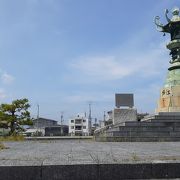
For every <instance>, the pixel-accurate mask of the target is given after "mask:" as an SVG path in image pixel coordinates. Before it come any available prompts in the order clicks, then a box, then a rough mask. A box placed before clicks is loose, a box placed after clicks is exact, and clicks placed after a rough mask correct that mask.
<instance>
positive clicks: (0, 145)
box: [0, 142, 9, 150]
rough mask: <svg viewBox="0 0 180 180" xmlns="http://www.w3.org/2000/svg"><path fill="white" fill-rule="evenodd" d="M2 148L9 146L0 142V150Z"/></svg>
mask: <svg viewBox="0 0 180 180" xmlns="http://www.w3.org/2000/svg"><path fill="white" fill-rule="evenodd" d="M3 149H9V148H8V147H6V146H5V145H4V144H3V143H1V142H0V150H3Z"/></svg>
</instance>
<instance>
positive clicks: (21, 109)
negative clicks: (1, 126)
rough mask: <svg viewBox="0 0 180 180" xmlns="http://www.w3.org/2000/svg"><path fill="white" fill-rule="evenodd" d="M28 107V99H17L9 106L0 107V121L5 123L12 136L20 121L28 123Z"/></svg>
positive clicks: (2, 105)
mask: <svg viewBox="0 0 180 180" xmlns="http://www.w3.org/2000/svg"><path fill="white" fill-rule="evenodd" d="M29 107H30V104H29V101H28V99H26V98H24V99H17V100H14V101H12V103H11V104H1V105H0V121H1V122H2V121H5V122H7V123H8V126H9V127H10V134H13V133H14V132H15V130H16V128H17V127H18V125H19V124H20V122H21V121H30V112H29V111H28V108H29Z"/></svg>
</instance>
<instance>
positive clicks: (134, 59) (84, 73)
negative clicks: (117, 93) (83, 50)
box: [70, 43, 168, 82]
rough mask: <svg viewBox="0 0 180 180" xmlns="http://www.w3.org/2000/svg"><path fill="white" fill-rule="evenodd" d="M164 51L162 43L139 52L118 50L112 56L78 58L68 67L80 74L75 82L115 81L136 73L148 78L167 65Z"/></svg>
mask: <svg viewBox="0 0 180 180" xmlns="http://www.w3.org/2000/svg"><path fill="white" fill-rule="evenodd" d="M156 46H157V45H156ZM148 48H149V47H147V49H148ZM165 51H166V50H165V48H164V47H162V43H161V44H159V46H158V47H157V48H156V49H153V48H151V49H149V50H144V51H141V52H139V51H137V52H136V51H134V52H131V51H128V50H126V52H125V51H123V48H122V49H121V48H120V49H119V51H118V52H116V53H113V55H103V56H83V57H79V58H77V59H76V60H74V61H73V62H71V64H70V67H71V68H72V72H73V71H74V72H75V74H76V73H77V74H79V73H81V76H80V78H78V80H77V81H80V80H84V79H86V80H87V81H88V82H89V81H94V82H97V81H108V80H117V79H122V78H124V77H128V76H133V75H135V74H137V73H138V75H139V76H141V77H148V76H152V75H158V74H159V73H160V72H162V71H160V68H161V69H162V68H166V65H168V60H167V61H166V60H165V59H167V55H166V52H165ZM73 76H74V74H73Z"/></svg>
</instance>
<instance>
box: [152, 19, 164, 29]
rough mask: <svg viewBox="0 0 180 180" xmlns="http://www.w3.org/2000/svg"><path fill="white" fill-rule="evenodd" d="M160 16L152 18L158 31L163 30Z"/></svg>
mask: <svg viewBox="0 0 180 180" xmlns="http://www.w3.org/2000/svg"><path fill="white" fill-rule="evenodd" d="M159 19H160V17H159V16H156V17H155V18H154V23H155V24H156V29H157V30H158V31H163V24H162V23H161V22H160V20H159Z"/></svg>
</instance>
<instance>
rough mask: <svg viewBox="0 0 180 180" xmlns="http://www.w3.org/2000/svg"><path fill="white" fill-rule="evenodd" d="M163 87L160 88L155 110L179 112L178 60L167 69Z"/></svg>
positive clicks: (179, 65)
mask: <svg viewBox="0 0 180 180" xmlns="http://www.w3.org/2000/svg"><path fill="white" fill-rule="evenodd" d="M168 70H169V71H168V74H167V78H166V81H165V84H164V88H162V89H161V93H160V99H159V100H158V107H157V109H156V112H157V113H158V112H180V62H176V63H174V64H173V65H171V66H170V67H169V69H168Z"/></svg>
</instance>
